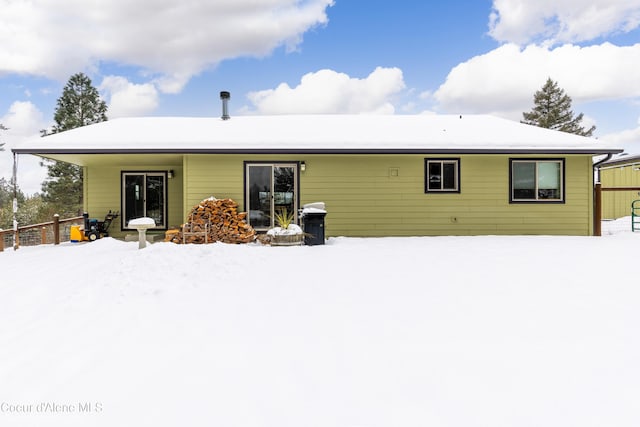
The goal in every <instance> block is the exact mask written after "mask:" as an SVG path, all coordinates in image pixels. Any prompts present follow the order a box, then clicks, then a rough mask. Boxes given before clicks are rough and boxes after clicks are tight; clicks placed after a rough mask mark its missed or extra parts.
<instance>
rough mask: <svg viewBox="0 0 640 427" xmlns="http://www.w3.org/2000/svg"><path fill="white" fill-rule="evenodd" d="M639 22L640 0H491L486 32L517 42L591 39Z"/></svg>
mask: <svg viewBox="0 0 640 427" xmlns="http://www.w3.org/2000/svg"><path fill="white" fill-rule="evenodd" d="M639 26H640V0H535V1H531V0H494V1H493V12H492V14H491V17H490V24H489V27H490V30H489V34H490V35H491V36H492V37H493V38H495V39H496V40H498V41H501V42H511V43H517V44H527V43H530V42H540V41H546V42H547V43H551V44H555V43H567V42H569V43H571V42H580V41H587V40H593V39H595V38H597V37H600V36H606V35H609V34H612V33H616V32H629V31H632V30H634V29H636V28H638V27H639Z"/></svg>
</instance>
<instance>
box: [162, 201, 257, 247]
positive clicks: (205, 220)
mask: <svg viewBox="0 0 640 427" xmlns="http://www.w3.org/2000/svg"><path fill="white" fill-rule="evenodd" d="M246 218H247V213H246V212H238V204H237V203H236V202H235V201H233V200H232V199H216V198H214V197H211V198H208V199H205V200H203V201H202V202H200V203H199V204H198V205H196V206H194V207H193V208H192V209H191V212H190V213H189V215H188V217H187V219H188V222H187V223H185V224H183V225H182V227H181V228H179V229H173V230H168V231H167V232H166V235H165V242H173V243H213V242H223V243H249V242H252V241H254V240H255V238H256V231H255V230H254V229H253V227H251V226H250V225H249V224H247V222H246Z"/></svg>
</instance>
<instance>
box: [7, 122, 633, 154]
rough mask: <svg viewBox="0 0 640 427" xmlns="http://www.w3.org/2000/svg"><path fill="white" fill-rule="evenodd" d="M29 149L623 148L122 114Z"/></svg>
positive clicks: (429, 126) (397, 127) (466, 126)
mask: <svg viewBox="0 0 640 427" xmlns="http://www.w3.org/2000/svg"><path fill="white" fill-rule="evenodd" d="M13 151H14V152H16V153H28V154H100V153H151V152H153V153H245V152H246V153H345V154H346V153H363V154H364V153H454V152H455V153H487V152H489V153H582V154H602V153H619V152H621V151H622V149H621V148H619V147H615V146H612V145H609V144H606V143H605V142H602V141H598V140H596V139H593V138H585V137H581V136H577V135H572V134H568V133H563V132H557V131H552V130H548V129H543V128H539V127H536V126H530V125H525V124H521V123H518V122H515V121H511V120H506V119H501V118H497V117H492V116H486V115H468V116H467V115H464V116H458V115H283V116H236V117H233V118H231V119H230V120H221V119H219V118H195V117H189V118H187V117H184V118H178V117H137V118H121V119H115V120H110V121H107V122H102V123H98V124H95V125H91V126H85V127H82V128H77V129H73V130H70V131H67V132H63V133H59V134H55V135H51V136H48V137H45V138H35V139H32V140H29V141H26V142H25V143H24V144H22V145H20V146H18V147H16V148H14V149H13Z"/></svg>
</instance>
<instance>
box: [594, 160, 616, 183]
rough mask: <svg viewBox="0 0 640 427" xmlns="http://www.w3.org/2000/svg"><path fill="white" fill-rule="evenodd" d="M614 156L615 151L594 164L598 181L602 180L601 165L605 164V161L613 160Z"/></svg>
mask: <svg viewBox="0 0 640 427" xmlns="http://www.w3.org/2000/svg"><path fill="white" fill-rule="evenodd" d="M612 157H613V153H607V157H605V158H604V159H602V160H600V161H598V162H595V163H594V164H593V170H594V172H595V173H596V180H595V182H596V183H599V182H600V165H601V164H603V163H604V162H608V161H609V160H611V158H612Z"/></svg>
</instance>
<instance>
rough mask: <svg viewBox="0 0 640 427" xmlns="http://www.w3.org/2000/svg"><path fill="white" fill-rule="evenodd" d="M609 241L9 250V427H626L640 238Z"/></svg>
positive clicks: (639, 393)
mask: <svg viewBox="0 0 640 427" xmlns="http://www.w3.org/2000/svg"><path fill="white" fill-rule="evenodd" d="M624 221H627V223H628V219H625V220H624ZM613 225H614V224H613V223H606V224H605V229H604V232H603V235H604V236H603V237H601V238H596V237H548V236H526V237H524V236H518V237H496V236H485V237H420V238H383V239H356V238H334V239H330V240H329V242H328V244H327V245H324V246H315V247H265V246H260V245H257V244H255V245H253V244H251V245H237V246H236V245H225V244H219V243H217V244H212V245H202V246H196V245H187V246H179V245H174V244H171V243H156V244H153V245H150V246H147V248H145V249H142V250H138V244H137V243H136V242H121V241H117V240H113V239H101V240H98V241H96V242H93V243H79V244H71V243H67V244H62V245H60V246H58V247H53V246H40V247H25V248H21V249H20V250H18V251H16V252H14V251H12V250H5V252H3V253H0V274H1V279H0V425H2V426H8V427H13V426H38V427H43V426H44V427H47V426H64V427H69V426H109V427H114V426H154V427H161V426H190V427H191V426H224V427H232V426H248V427H254V426H255V427H259V426H260V427H262V426H265V427H289V426H291V427H316V426H317V427H342V426H344V427H356V426H357V427H386V426H398V427H413V426H421V427H424V426H430V427H431V426H433V427H438V426H447V427H451V426H454V427H458V426H460V427H476V426H478V427H480V426H483V427H484V426H491V427H501V426H509V427H513V426H545V427H549V426H562V427H568V426H580V427H589V426H615V427H623V426H634V427H637V426H638V425H640V411H638V402H640V363H638V361H639V360H640V339H639V338H638V336H639V333H640V310H639V306H640V286H639V285H638V280H637V277H638V274H637V269H638V253H639V252H638V248H639V247H640V246H639V245H640V233H635V234H632V233H630V232H629V231H628V230H629V229H630V227H624V230H625V231H624V232H619V230H623V228H620V227H617V228H616V227H612V228H609V227H611V226H613ZM609 230H616V231H615V232H609Z"/></svg>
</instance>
